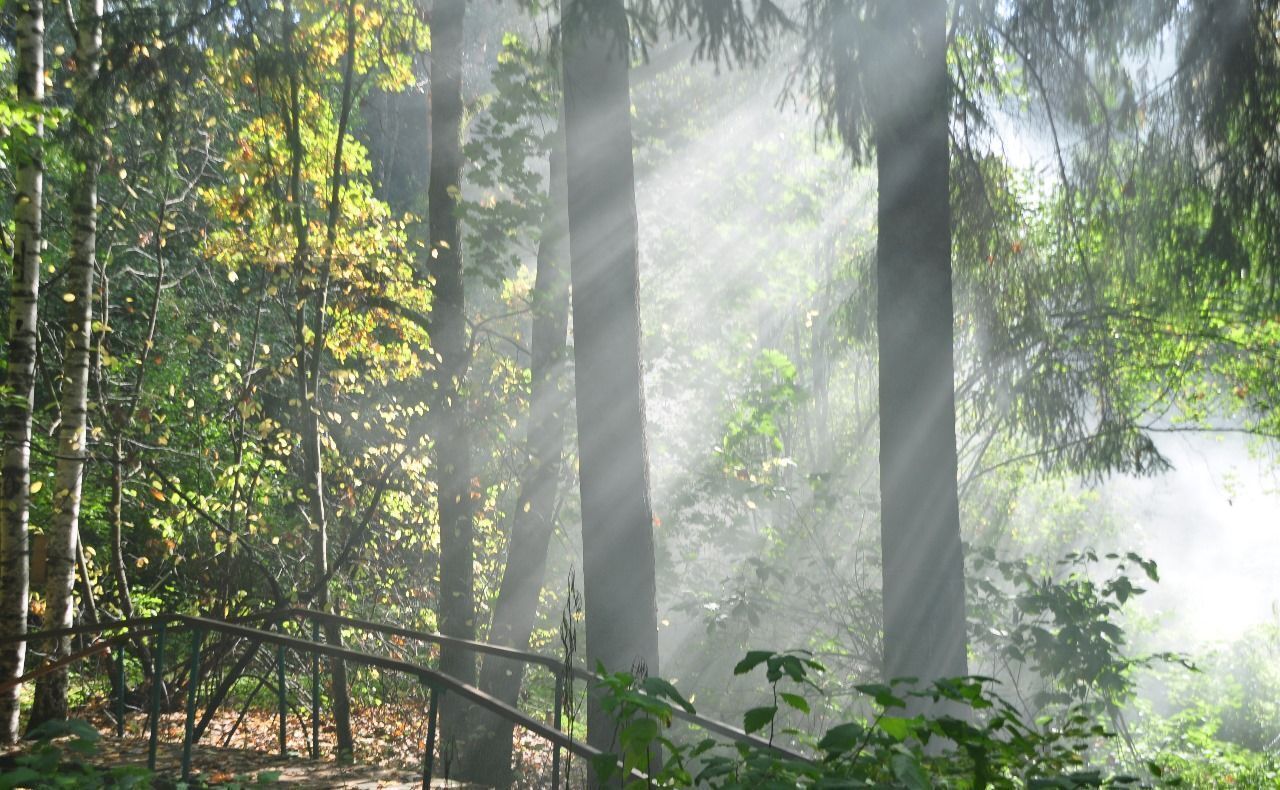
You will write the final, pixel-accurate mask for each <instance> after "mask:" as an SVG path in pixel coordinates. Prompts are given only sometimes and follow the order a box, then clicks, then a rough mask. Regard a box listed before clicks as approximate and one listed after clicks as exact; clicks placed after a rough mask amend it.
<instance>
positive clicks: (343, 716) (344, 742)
mask: <svg viewBox="0 0 1280 790" xmlns="http://www.w3.org/2000/svg"><path fill="white" fill-rule="evenodd" d="M353 13H354V10H353V8H352V4H351V3H348V11H347V41H348V49H347V53H346V54H347V57H346V58H345V61H346V62H345V63H344V67H343V74H344V85H345V88H344V99H343V100H344V113H343V121H341V122H340V123H343V124H344V123H345V118H346V117H347V112H349V106H350V79H351V57H352V50H351V43H350V42H351V37H352V36H353V35H354V31H353V24H354V22H353ZM284 17H285V22H284V39H285V41H284V45H285V51H286V53H287V54H288V56H289V57H291V58H296V54H297V53H296V52H295V50H294V35H295V33H296V29H295V27H294V14H293V6H292V3H291V2H288V0H286V2H285V3H284ZM297 62H299V61H297V60H295V63H297ZM300 96H301V84H300V75H299V74H298V73H297V71H296V67H295V70H291V71H290V72H289V74H288V102H289V106H288V107H287V108H286V110H285V112H286V120H287V125H288V130H287V136H288V146H289V183H288V195H289V205H290V207H291V210H290V220H291V222H292V224H293V230H294V238H295V242H296V245H297V246H296V249H295V250H294V260H293V269H294V272H293V275H294V286H295V289H296V293H297V302H296V303H297V310H296V313H295V315H294V347H295V349H296V353H295V357H296V370H297V373H296V375H297V386H298V401H299V402H298V421H299V431H300V433H301V441H302V466H303V470H302V477H303V480H302V489H303V492H304V495H305V497H306V502H305V503H304V513H305V516H306V519H307V522H308V524H307V526H308V528H309V529H310V531H311V553H312V573H313V578H314V580H315V584H316V585H317V593H316V601H315V603H316V606H317V607H318V608H320V609H322V610H326V609H327V608H328V606H329V596H328V582H327V579H328V576H329V534H328V513H327V511H326V508H325V500H324V463H323V453H322V447H321V436H320V404H319V397H320V395H319V384H320V379H319V377H320V373H321V371H322V366H321V362H320V355H321V354H323V353H324V340H323V337H324V331H325V330H324V313H325V310H326V307H327V294H328V287H329V278H328V267H329V265H330V263H331V262H332V258H331V257H330V256H331V254H332V249H333V236H334V230H333V225H334V223H335V220H334V212H333V209H332V208H331V209H330V212H329V225H330V229H329V231H328V233H327V237H326V241H327V244H328V249H327V250H326V252H325V255H326V257H325V259H324V270H323V271H322V272H316V271H314V270H313V268H312V263H311V260H312V250H311V241H310V234H309V230H308V220H307V216H306V210H305V206H304V204H305V202H306V199H305V198H304V196H303V183H302V168H303V159H304V158H305V155H306V152H305V149H304V147H303V142H302V105H301V99H300ZM345 131H346V130H345V128H343V129H340V132H339V136H338V143H337V145H336V146H335V149H336V150H335V159H334V161H335V163H337V164H335V172H336V170H337V168H338V167H339V165H340V163H341V158H342V143H341V141H342V139H343V137H344V134H345ZM333 188H334V189H335V190H336V189H338V188H339V181H338V180H335V181H334V184H333ZM308 309H311V310H313V311H314V315H313V318H312V320H313V324H312V326H311V327H310V328H311V335H312V337H311V341H310V342H307V339H306V334H307V333H306V330H307V328H308V327H307V314H308ZM308 350H309V351H310V353H308ZM325 640H326V641H328V642H331V643H335V642H336V643H340V642H341V632H340V631H339V630H338V629H336V628H330V627H326V628H325ZM329 666H330V678H331V683H332V686H331V689H330V693H331V696H332V700H333V717H334V730H335V737H336V740H337V752H338V760H339V761H340V762H349V761H351V760H352V759H353V758H354V750H355V741H354V738H353V737H352V732H351V711H350V707H349V702H350V700H349V695H348V691H347V671H346V664H345V663H343V662H342V661H331V662H330V664H329Z"/></svg>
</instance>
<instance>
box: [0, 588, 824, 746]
mask: <svg viewBox="0 0 1280 790" xmlns="http://www.w3.org/2000/svg"><path fill="white" fill-rule="evenodd" d="M289 617H297V618H301V619H310V620H315V621H321V622H326V623H329V624H334V625H339V626H346V627H349V628H353V629H357V630H361V631H368V632H375V633H383V634H389V635H392V636H400V637H404V638H407V639H414V640H419V641H423V642H429V643H433V644H438V645H449V646H453V647H459V648H462V649H465V650H471V651H474V652H477V653H483V654H487V655H491V656H495V657H498V658H505V659H508V660H512V661H521V662H524V663H529V664H536V665H540V666H543V667H546V668H547V669H549V670H551V671H552V673H554V675H555V676H556V678H557V680H558V681H563V680H565V678H564V672H565V669H566V667H565V665H564V662H563V661H561V660H560V659H558V658H555V657H553V656H547V655H543V654H541V653H534V652H532V651H528V650H520V649H518V648H511V647H504V646H501V645H494V644H490V643H487V642H479V641H475V640H470V639H462V638H459V637H452V636H446V635H444V634H438V633H434V632H431V631H418V630H414V629H411V628H405V627H403V626H397V625H391V624H388V623H379V622H375V621H371V620H361V619H358V618H354V617H348V616H346V615H340V614H334V613H330V612H323V611H319V610H315V609H307V608H301V607H293V608H284V609H272V610H269V611H267V612H259V613H255V614H252V615H246V616H244V617H238V618H236V619H235V620H231V621H228V620H215V619H212V618H206V617H197V616H193V615H182V614H159V615H153V616H150V617H139V618H131V619H126V620H117V621H115V622H112V623H99V624H96V625H92V624H91V625H80V626H74V627H71V628H60V629H53V630H49V631H36V632H31V633H28V634H24V635H22V636H20V637H14V636H10V637H0V644H7V643H12V642H15V641H31V642H34V641H38V640H43V639H52V638H57V637H61V636H73V635H76V634H82V633H92V632H99V633H100V632H102V631H108V630H114V629H117V628H125V629H133V628H144V629H146V630H145V631H144V633H127V634H122V635H119V636H114V637H111V638H110V639H107V640H102V641H100V642H95V644H94V645H92V646H91V647H90V648H86V649H85V650H83V651H81V654H83V655H81V654H73V655H72V656H68V657H66V658H64V659H62V660H60V661H58V662H55V663H53V664H45V665H43V666H41V667H39V668H37V669H35V670H32V671H31V672H29V673H27V674H24V675H23V676H22V677H20V678H16V679H9V680H6V681H3V682H0V692H2V691H5V690H7V689H9V688H12V687H13V686H15V685H18V684H21V683H24V682H27V681H28V680H31V679H33V678H36V677H39V676H40V675H43V674H46V673H47V672H51V671H54V670H55V669H57V668H59V667H60V666H65V665H67V664H69V663H73V662H74V661H75V660H79V659H80V658H84V657H87V656H88V655H92V654H93V653H96V652H101V651H103V650H105V649H106V648H107V647H108V646H110V645H112V644H116V643H118V642H122V641H126V640H128V639H133V638H137V637H139V636H147V635H149V634H152V633H155V627H157V626H160V627H163V626H169V625H173V624H177V625H178V626H179V627H181V628H196V627H198V628H202V629H206V630H210V631H217V632H220V633H225V634H232V635H237V636H241V637H245V638H251V639H256V640H260V641H262V642H266V643H268V644H274V645H277V646H285V647H291V648H294V649H296V650H301V651H305V652H311V653H317V654H319V655H324V656H328V657H330V658H336V659H340V660H349V661H354V662H356V663H361V664H367V665H370V666H377V667H380V668H383V669H388V670H391V671H396V672H403V673H405V674H409V675H411V676H414V677H417V678H419V680H421V681H423V682H426V683H428V684H431V685H436V686H439V687H442V688H445V689H448V690H449V691H453V692H454V693H457V694H460V695H461V696H463V697H465V698H467V699H469V700H471V701H472V702H473V703H475V704H477V705H479V706H480V707H483V708H487V709H489V710H491V711H492V712H494V713H496V714H497V715H499V716H501V717H503V718H507V719H510V720H511V721H512V722H513V723H515V724H518V725H520V726H522V727H525V728H526V729H528V730H530V731H532V732H535V733H537V734H538V735H540V736H542V737H543V738H545V739H547V740H548V741H550V742H551V743H553V744H555V745H556V746H559V747H561V748H567V749H570V750H571V751H574V752H575V753H577V754H579V755H580V756H585V757H592V756H598V755H600V754H601V752H600V751H599V750H597V749H595V748H593V747H590V746H588V745H586V744H583V743H580V742H578V741H575V740H573V739H571V738H568V737H567V736H565V735H564V734H563V733H562V732H560V730H558V729H555V728H552V727H548V726H547V725H545V724H543V723H541V722H539V721H537V720H536V719H533V718H531V717H529V716H527V715H525V714H524V713H523V712H521V711H520V710H518V709H517V708H515V707H513V706H511V705H508V704H507V703H505V702H503V701H502V700H499V699H497V698H495V697H493V696H491V695H489V694H488V693H486V692H484V691H482V690H480V689H478V688H476V687H474V686H470V685H468V684H465V683H463V682H462V681H459V680H456V679H455V678H453V677H451V676H449V675H446V674H443V673H441V672H439V671H437V670H434V669H430V668H428V667H423V666H421V665H419V664H413V663H410V662H407V661H402V660H400V659H395V658H390V657H387V656H380V655H377V654H371V653H365V652H363V651H357V650H352V649H350V648H345V647H339V646H335V645H329V644H326V643H324V642H312V641H310V640H305V639H298V638H296V637H291V636H287V635H285V634H279V633H275V632H271V631H264V630H261V629H257V628H251V627H248V626H246V625H243V623H247V622H253V621H259V620H275V619H282V620H283V619H287V618H289ZM568 670H569V674H570V675H571V676H572V677H574V678H576V679H579V680H583V681H587V682H599V681H601V680H602V679H603V678H602V677H601V676H600V675H598V674H596V673H595V672H592V671H589V670H586V669H583V668H581V667H576V666H571V667H568ZM670 707H671V713H672V715H673V716H674V717H675V718H677V719H680V720H682V721H684V722H686V723H688V724H692V725H695V726H697V727H701V728H702V729H704V730H706V731H708V732H711V733H715V734H716V735H719V736H721V737H723V738H727V739H729V740H731V741H734V742H736V743H743V744H749V745H751V746H753V747H756V748H758V749H764V750H768V751H772V752H774V753H776V754H779V755H781V756H783V757H786V758H788V759H792V760H796V761H800V762H804V763H810V764H811V763H812V762H813V760H812V758H810V757H807V756H805V755H803V754H799V753H797V752H794V751H791V750H790V749H787V748H786V747H784V746H780V745H778V744H774V743H770V742H769V741H767V740H765V739H764V738H760V737H758V736H756V735H752V734H751V733H748V732H746V731H744V730H742V729H740V728H738V727H735V726H733V725H731V724H727V723H725V722H722V721H717V720H716V719H711V718H708V717H706V716H701V715H699V714H697V713H689V712H688V711H686V710H684V709H683V708H681V707H679V706H670Z"/></svg>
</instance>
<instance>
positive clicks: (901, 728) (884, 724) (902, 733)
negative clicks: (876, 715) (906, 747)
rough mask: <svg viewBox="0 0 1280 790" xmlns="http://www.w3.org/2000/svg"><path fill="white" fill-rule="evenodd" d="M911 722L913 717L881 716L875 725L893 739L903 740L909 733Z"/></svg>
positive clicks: (912, 722)
mask: <svg viewBox="0 0 1280 790" xmlns="http://www.w3.org/2000/svg"><path fill="white" fill-rule="evenodd" d="M913 724H914V720H913V719H904V718H902V717H901V716H882V717H880V721H879V722H878V723H877V725H876V726H878V727H879V728H880V729H881V730H884V732H885V733H887V734H888V735H889V737H891V738H893V739H894V740H895V741H905V740H906V739H907V736H908V735H910V734H911V730H912V725H913Z"/></svg>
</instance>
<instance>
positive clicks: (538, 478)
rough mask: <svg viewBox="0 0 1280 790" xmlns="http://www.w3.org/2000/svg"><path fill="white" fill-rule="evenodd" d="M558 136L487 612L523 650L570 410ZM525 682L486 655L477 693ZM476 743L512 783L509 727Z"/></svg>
mask: <svg viewBox="0 0 1280 790" xmlns="http://www.w3.org/2000/svg"><path fill="white" fill-rule="evenodd" d="M562 140H563V136H562V135H557V140H556V143H555V146H554V148H553V149H552V151H551V167H550V171H551V174H550V186H551V188H550V195H549V198H550V199H549V201H548V205H547V216H546V219H545V220H544V221H543V229H542V238H541V239H540V241H539V243H538V272H537V276H536V278H535V279H534V283H533V297H532V300H533V340H532V348H531V352H532V360H531V361H530V374H531V375H530V378H531V380H532V381H531V387H530V393H529V423H528V425H529V433H528V437H527V439H526V440H525V441H526V444H527V446H528V455H529V458H528V462H527V466H526V467H525V470H524V474H523V475H522V477H521V479H520V493H519V495H518V497H517V499H516V512H515V516H514V518H513V520H512V526H511V540H510V542H509V543H508V544H507V566H506V568H505V569H504V571H503V573H502V585H501V587H500V588H499V589H498V600H497V602H496V603H495V604H494V609H493V627H492V628H490V630H489V641H490V642H494V643H496V644H499V645H506V646H508V647H514V648H519V649H523V650H527V649H528V648H529V636H530V635H531V634H532V633H533V619H534V615H535V614H537V610H538V594H539V593H540V592H541V591H542V582H543V577H544V576H545V574H546V568H547V547H548V546H549V545H550V543H551V533H552V532H553V531H554V529H555V509H556V494H557V493H558V491H557V488H558V487H557V481H558V479H559V477H560V469H561V466H562V463H563V460H564V432H565V425H564V420H565V413H566V410H567V409H568V406H569V399H568V394H569V393H568V391H567V387H566V382H565V381H564V366H565V350H566V348H565V347H566V342H565V341H566V339H567V333H568V329H569V277H568V270H567V263H568V260H569V249H568V240H569V237H568V233H567V228H566V227H565V225H566V223H567V218H566V217H565V190H566V186H565V173H564V148H563V143H562ZM523 679H524V664H523V663H521V662H518V661H506V660H503V659H500V658H495V657H493V656H486V657H485V659H484V665H483V667H482V668H481V670H480V688H481V690H482V691H485V692H488V693H489V694H492V695H493V696H495V697H497V698H498V699H500V700H502V701H503V702H505V703H507V704H508V705H515V704H516V699H517V697H518V696H519V694H520V684H521V682H522V681H523ZM486 724H487V727H486V729H485V732H484V733H483V735H482V736H481V739H480V741H478V742H477V743H476V744H474V745H473V747H472V749H471V753H472V755H473V757H472V758H471V762H472V764H474V765H475V766H476V767H477V769H478V770H480V771H483V774H477V775H475V776H474V778H475V779H476V780H477V781H479V782H481V783H484V784H492V785H496V786H504V785H506V784H507V783H509V782H510V781H511V771H510V768H511V744H512V733H513V727H512V724H511V722H509V721H506V720H504V719H498V718H496V717H488V718H487V721H486Z"/></svg>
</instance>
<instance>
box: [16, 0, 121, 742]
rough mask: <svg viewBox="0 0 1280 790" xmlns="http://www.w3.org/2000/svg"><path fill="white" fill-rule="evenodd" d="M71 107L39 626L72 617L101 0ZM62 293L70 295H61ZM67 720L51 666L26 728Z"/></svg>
mask: <svg viewBox="0 0 1280 790" xmlns="http://www.w3.org/2000/svg"><path fill="white" fill-rule="evenodd" d="M77 17H78V21H79V30H78V31H77V32H78V41H77V43H76V63H77V64H79V70H78V71H77V73H76V81H77V85H76V89H75V90H76V93H77V96H76V112H75V120H74V121H73V123H75V124H76V125H77V128H75V129H74V130H73V131H74V135H75V137H74V142H73V144H72V145H73V150H74V151H75V152H76V154H77V159H79V166H80V167H81V168H82V169H81V171H80V173H79V175H78V178H77V181H76V184H75V187H74V190H75V191H74V192H73V194H72V198H71V233H72V242H71V260H70V262H69V265H68V271H67V293H66V295H65V296H64V297H63V299H64V301H67V315H66V325H65V329H64V334H65V337H66V348H65V349H64V354H65V356H64V357H63V360H62V382H61V383H62V404H61V409H62V425H61V427H60V428H59V430H58V461H57V468H56V472H55V474H54V484H53V488H54V494H53V517H52V520H51V523H50V525H49V530H48V543H47V545H48V560H47V564H46V568H47V571H46V572H47V574H48V575H47V578H46V581H45V619H44V627H45V628H46V629H50V628H69V627H71V625H72V620H73V609H74V607H73V604H74V601H73V598H72V589H73V588H74V585H75V578H76V557H75V554H76V543H77V540H78V534H79V527H80V493H81V485H82V484H83V482H84V466H85V458H86V452H85V445H86V431H87V428H88V419H87V417H88V405H89V362H90V358H91V356H92V348H91V346H90V343H91V339H92V335H91V329H92V325H93V274H94V268H95V266H96V258H97V244H98V168H99V155H98V151H99V146H98V142H97V141H98V135H99V131H98V129H97V124H96V123H95V120H96V119H97V117H98V113H97V112H96V111H95V106H96V102H97V97H96V96H95V95H94V94H95V92H96V90H97V86H96V85H95V83H96V81H97V78H98V65H99V60H100V54H101V52H102V0H83V2H81V3H80V7H79V10H78V13H77ZM68 297H71V298H70V299H69V300H68ZM50 647H51V648H52V650H51V651H50V652H49V654H48V658H47V660H48V661H56V660H58V659H61V658H64V657H66V656H68V655H70V654H71V638H70V637H64V638H62V639H59V640H56V644H52V645H50ZM66 718H67V670H66V668H63V669H59V670H57V671H55V672H51V673H49V674H48V675H45V676H44V677H42V678H40V679H39V680H38V681H37V682H36V694H35V701H34V702H33V703H32V707H31V719H30V721H29V722H28V724H27V727H28V731H30V730H31V729H34V728H35V727H38V726H39V725H40V724H42V723H44V722H46V721H61V720H65V719H66Z"/></svg>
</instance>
